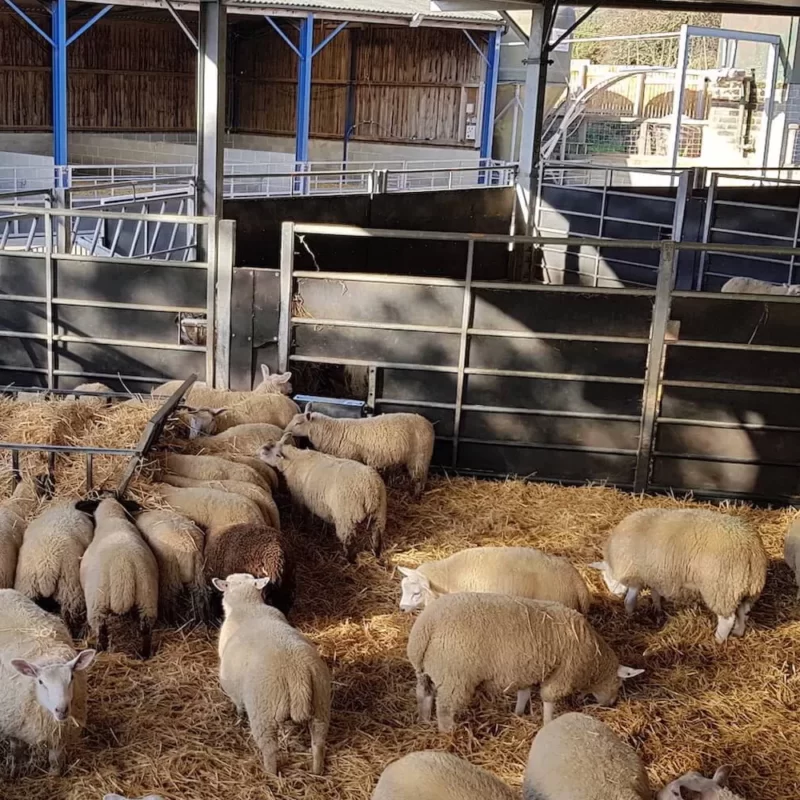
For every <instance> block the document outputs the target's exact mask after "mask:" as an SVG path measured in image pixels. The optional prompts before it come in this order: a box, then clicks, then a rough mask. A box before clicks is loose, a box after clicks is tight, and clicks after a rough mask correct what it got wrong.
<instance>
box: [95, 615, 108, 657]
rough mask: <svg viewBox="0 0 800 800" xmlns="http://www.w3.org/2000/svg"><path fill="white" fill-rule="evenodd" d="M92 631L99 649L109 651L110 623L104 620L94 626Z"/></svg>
mask: <svg viewBox="0 0 800 800" xmlns="http://www.w3.org/2000/svg"><path fill="white" fill-rule="evenodd" d="M92 631H93V633H94V637H95V639H96V640H97V649H98V650H108V622H106V620H105V619H104V620H103V621H102V622H99V623H96V624H95V625H92Z"/></svg>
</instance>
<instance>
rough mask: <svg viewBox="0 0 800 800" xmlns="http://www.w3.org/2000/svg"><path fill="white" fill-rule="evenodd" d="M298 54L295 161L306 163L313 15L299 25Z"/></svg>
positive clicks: (309, 116) (308, 133) (312, 52)
mask: <svg viewBox="0 0 800 800" xmlns="http://www.w3.org/2000/svg"><path fill="white" fill-rule="evenodd" d="M299 50H300V52H299V53H298V56H299V59H298V64H297V125H296V128H295V131H296V132H295V156H294V157H295V161H297V162H300V163H304V162H306V161H308V139H309V135H310V130H311V65H312V59H313V55H314V15H313V14H309V15H308V16H306V17H305V18H304V19H303V20H302V22H301V23H300V48H299Z"/></svg>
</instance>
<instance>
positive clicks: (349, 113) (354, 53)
mask: <svg viewBox="0 0 800 800" xmlns="http://www.w3.org/2000/svg"><path fill="white" fill-rule="evenodd" d="M348 33H349V34H350V73H349V77H348V80H347V99H346V100H345V114H344V145H343V147H342V169H346V168H347V156H348V152H347V149H348V146H349V144H350V137H351V136H352V135H353V133H354V132H355V125H356V82H357V81H358V29H357V28H353V27H352V26H351V27H350V30H349V31H348Z"/></svg>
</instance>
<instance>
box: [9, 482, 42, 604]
mask: <svg viewBox="0 0 800 800" xmlns="http://www.w3.org/2000/svg"><path fill="white" fill-rule="evenodd" d="M38 503H39V495H38V492H37V484H36V481H35V480H34V479H33V478H30V477H26V478H23V479H22V480H21V481H20V482H19V483H18V484H17V486H16V488H15V489H14V493H13V494H12V495H11V497H9V498H8V499H7V500H5V501H3V503H2V504H0V589H13V588H14V576H15V575H16V572H17V558H18V556H19V548H20V545H21V544H22V536H23V534H24V533H25V520H26V519H27V518H28V517H29V516H30V515H31V514H32V513H33V512H34V510H35V509H36V506H37V505H38Z"/></svg>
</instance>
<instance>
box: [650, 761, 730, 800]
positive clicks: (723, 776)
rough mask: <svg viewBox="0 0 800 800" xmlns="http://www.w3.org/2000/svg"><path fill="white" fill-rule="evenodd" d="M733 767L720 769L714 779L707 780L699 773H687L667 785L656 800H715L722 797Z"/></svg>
mask: <svg viewBox="0 0 800 800" xmlns="http://www.w3.org/2000/svg"><path fill="white" fill-rule="evenodd" d="M731 769H732V768H731V767H730V766H725V767H720V768H719V769H718V770H717V771H716V772H715V773H714V777H713V778H705V777H703V776H702V775H701V774H700V773H699V772H687V773H686V774H685V775H683V776H681V777H680V778H678V779H677V780H674V781H672V783H670V784H667V786H665V787H664V788H663V789H662V790H661V791H660V792H659V793H658V795H657V796H656V800H684V799H685V798H692V800H715V798H718V797H722V790H723V789H724V788H725V787H726V786H727V785H728V777H729V776H730V774H731Z"/></svg>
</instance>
